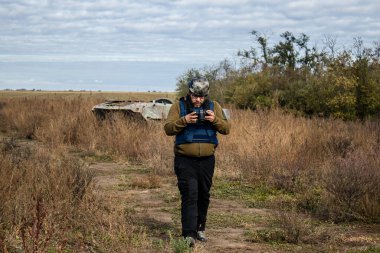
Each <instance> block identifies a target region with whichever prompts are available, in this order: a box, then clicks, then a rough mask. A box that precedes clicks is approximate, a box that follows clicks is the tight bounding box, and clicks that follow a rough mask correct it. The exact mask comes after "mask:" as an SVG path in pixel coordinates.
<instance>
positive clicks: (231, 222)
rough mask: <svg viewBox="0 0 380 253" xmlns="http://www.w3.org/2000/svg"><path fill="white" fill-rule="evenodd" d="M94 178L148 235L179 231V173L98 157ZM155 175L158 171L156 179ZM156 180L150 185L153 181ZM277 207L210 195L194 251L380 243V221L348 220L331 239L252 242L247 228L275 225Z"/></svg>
mask: <svg viewBox="0 0 380 253" xmlns="http://www.w3.org/2000/svg"><path fill="white" fill-rule="evenodd" d="M90 169H91V170H93V171H94V172H95V179H94V180H95V184H96V189H97V192H98V193H99V194H102V195H104V196H109V198H112V199H114V203H115V205H122V206H124V208H125V209H126V213H127V214H128V215H129V216H130V219H131V220H133V221H134V222H135V223H136V224H138V225H140V226H143V227H144V228H146V230H147V233H148V236H149V239H151V240H152V241H160V240H161V241H163V242H166V243H169V237H168V231H170V232H171V233H172V234H173V236H174V237H179V236H180V227H181V225H180V196H179V192H178V189H177V185H176V178H175V176H174V175H172V176H157V175H152V173H151V172H150V171H149V170H146V169H144V168H138V167H136V168H134V167H130V166H128V165H125V164H118V163H95V164H92V165H90ZM152 177H154V178H153V179H152ZM152 180H153V181H154V184H153V185H151V184H149V182H152ZM274 213H275V211H273V210H270V209H264V208H249V207H247V206H245V205H244V203H242V202H241V201H238V200H225V199H216V198H212V199H211V204H210V208H209V215H208V223H207V224H208V225H207V226H208V227H207V236H208V238H209V240H208V241H207V242H206V243H197V244H196V247H195V248H194V249H193V252H228V253H232V252H306V251H307V252H330V251H334V252H337V251H340V252H348V251H349V249H350V248H352V249H353V248H355V249H357V248H360V247H364V246H368V245H374V246H377V247H379V246H380V227H379V226H377V225H371V226H350V227H345V228H342V227H339V228H338V229H334V235H333V238H332V239H329V240H328V241H324V242H321V244H318V243H313V244H312V245H310V244H308V245H296V244H287V243H270V242H252V240H249V237H247V233H248V232H249V231H251V232H252V231H256V230H258V229H267V228H270V227H271V224H270V222H271V217H273V215H274Z"/></svg>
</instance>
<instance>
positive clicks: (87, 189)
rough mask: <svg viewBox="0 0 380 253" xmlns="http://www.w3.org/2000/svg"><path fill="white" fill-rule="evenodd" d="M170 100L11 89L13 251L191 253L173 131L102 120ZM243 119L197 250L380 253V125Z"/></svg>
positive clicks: (5, 177) (3, 121)
mask: <svg viewBox="0 0 380 253" xmlns="http://www.w3.org/2000/svg"><path fill="white" fill-rule="evenodd" d="M158 97H168V98H171V99H174V98H175V94H170V93H155V92H151V93H103V92H80V93H77V92H38V91H33V92H21V91H1V92H0V169H1V170H0V203H1V205H0V250H2V251H3V252H187V251H188V250H189V249H188V248H187V247H186V245H184V243H183V241H182V240H181V239H179V230H180V224H179V222H180V214H179V212H180V211H179V210H180V209H179V204H180V203H179V193H178V190H177V188H176V180H175V176H174V174H173V172H172V160H173V154H172V145H173V139H172V137H167V136H165V134H164V132H163V122H148V123H142V122H135V121H127V120H125V119H123V118H120V117H117V116H116V117H115V118H112V119H109V120H104V121H98V120H97V119H96V117H94V115H93V114H92V112H91V108H92V106H94V105H95V104H97V103H99V102H101V101H102V100H104V99H110V98H115V99H130V100H151V99H155V98H158ZM231 110H232V119H231V123H232V129H231V134H230V135H228V136H220V146H219V147H218V150H217V153H216V156H217V168H216V176H215V181H214V185H213V188H212V200H211V207H210V212H209V220H208V233H209V236H210V240H209V242H207V243H205V244H197V246H196V247H195V248H194V249H193V250H192V252H351V253H353V252H380V224H379V222H380V184H379V182H380V170H379V168H380V155H379V154H380V122H378V121H374V122H371V121H368V122H344V121H340V120H334V119H322V118H313V119H306V118H302V117H296V116H294V115H291V114H287V113H285V112H283V111H281V110H271V111H257V112H253V111H246V110H237V109H233V108H232V109H231Z"/></svg>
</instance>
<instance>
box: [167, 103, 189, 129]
mask: <svg viewBox="0 0 380 253" xmlns="http://www.w3.org/2000/svg"><path fill="white" fill-rule="evenodd" d="M185 127H186V120H185V117H180V108H179V102H177V103H175V104H173V105H172V106H171V107H170V110H169V113H168V117H167V119H166V121H165V125H164V130H165V133H166V135H169V136H172V135H176V134H178V133H179V132H181V131H182V130H183V129H184V128H185Z"/></svg>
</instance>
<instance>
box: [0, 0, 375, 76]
mask: <svg viewBox="0 0 380 253" xmlns="http://www.w3.org/2000/svg"><path fill="white" fill-rule="evenodd" d="M379 9H380V1H378V0H361V1H359V0H347V1H331V0H318V1H317V0H309V1H306V0H298V1H290V0H285V1H284V0H267V1H265V0H211V1H204V0H171V1H168V0H146V1H138V0H81V1H78V0H13V1H5V0H3V1H2V3H1V5H0V30H1V32H2V35H1V36H0V56H1V54H2V56H1V57H0V62H1V61H2V62H5V61H19V62H20V61H21V62H27V61H40V62H42V61H48V62H51V61H57V62H59V61H62V62H67V61H70V60H71V61H79V60H81V59H82V60H84V61H111V62H112V61H153V62H155V61H160V62H166V61H167V62H173V61H174V62H185V61H190V62H194V64H195V63H196V64H198V63H199V62H202V63H215V62H217V61H220V60H223V59H224V58H225V57H231V56H233V55H234V54H236V51H237V50H239V49H246V48H249V47H250V46H251V44H252V38H251V37H250V35H249V33H250V32H251V31H252V30H258V31H261V32H264V33H266V34H267V35H269V37H270V39H271V41H272V42H277V41H278V40H279V39H280V38H279V35H280V34H281V33H283V32H285V31H291V32H293V33H296V34H299V33H301V32H303V33H306V34H307V35H309V36H310V37H311V42H313V43H314V42H315V43H320V41H321V40H322V38H323V36H324V35H325V34H330V35H335V36H337V40H338V43H343V44H349V43H352V41H353V40H352V39H353V38H354V37H358V36H360V37H362V38H363V40H364V41H368V42H372V41H379V40H380V15H378V13H377V12H378V10H379ZM99 80H100V79H99Z"/></svg>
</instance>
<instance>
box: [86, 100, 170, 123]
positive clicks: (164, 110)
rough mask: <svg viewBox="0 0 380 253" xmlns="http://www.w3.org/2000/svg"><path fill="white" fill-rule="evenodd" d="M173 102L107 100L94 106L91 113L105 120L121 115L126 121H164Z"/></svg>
mask: <svg viewBox="0 0 380 253" xmlns="http://www.w3.org/2000/svg"><path fill="white" fill-rule="evenodd" d="M172 104H173V102H172V101H170V100H169V99H166V98H160V99H157V100H153V101H150V102H141V101H131V100H107V101H106V102H104V103H101V104H98V105H95V106H94V107H93V108H92V111H93V113H94V114H95V115H96V117H97V118H98V119H105V118H106V117H108V116H110V115H114V114H121V115H123V116H125V117H126V118H128V119H137V120H162V119H166V118H167V116H168V113H169V109H170V107H171V106H172Z"/></svg>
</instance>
